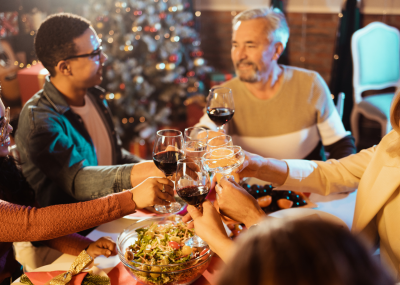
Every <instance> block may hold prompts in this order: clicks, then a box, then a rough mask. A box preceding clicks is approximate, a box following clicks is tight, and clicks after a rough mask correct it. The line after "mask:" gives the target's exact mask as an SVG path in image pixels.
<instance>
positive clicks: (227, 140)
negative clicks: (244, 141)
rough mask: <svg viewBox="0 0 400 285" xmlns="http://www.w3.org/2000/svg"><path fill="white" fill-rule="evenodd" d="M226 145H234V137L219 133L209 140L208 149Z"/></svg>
mask: <svg viewBox="0 0 400 285" xmlns="http://www.w3.org/2000/svg"><path fill="white" fill-rule="evenodd" d="M225 146H233V142H232V137H231V136H228V135H219V136H216V137H213V138H212V139H209V140H208V142H207V151H211V150H213V149H217V148H221V147H225Z"/></svg>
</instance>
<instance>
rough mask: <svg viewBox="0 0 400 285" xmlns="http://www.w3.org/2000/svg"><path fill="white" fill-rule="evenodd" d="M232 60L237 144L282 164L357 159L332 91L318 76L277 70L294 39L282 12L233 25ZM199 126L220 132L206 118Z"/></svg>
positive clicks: (251, 14)
mask: <svg viewBox="0 0 400 285" xmlns="http://www.w3.org/2000/svg"><path fill="white" fill-rule="evenodd" d="M232 30H233V34H232V50H231V57H232V61H233V64H234V67H235V71H236V75H237V77H236V78H234V79H232V80H230V81H227V82H225V83H224V84H222V86H224V87H228V88H230V89H232V93H233V97H234V101H235V113H234V116H233V118H232V119H231V120H230V121H229V122H228V123H227V124H226V132H227V134H229V135H231V136H232V139H233V142H234V144H237V145H240V146H242V147H243V149H245V150H247V151H249V152H252V153H256V154H259V155H261V156H263V157H273V158H278V159H283V158H286V159H315V160H325V152H328V153H330V156H329V158H336V159H339V158H342V157H345V156H348V155H350V154H353V153H356V147H355V145H354V138H353V137H352V136H351V134H350V132H346V130H345V129H344V127H343V124H342V121H341V118H340V117H339V114H338V113H337V111H336V108H335V105H334V104H333V101H332V99H331V95H330V94H331V93H330V91H329V88H328V86H327V85H326V83H325V82H324V80H323V79H322V78H321V76H320V75H319V74H318V73H317V72H315V71H310V70H306V69H302V68H297V67H292V66H285V65H280V64H278V59H279V57H280V56H281V54H282V52H283V51H284V49H285V47H286V43H287V41H288V39H289V27H288V25H287V22H286V19H285V16H284V15H283V13H282V12H281V11H280V10H278V9H273V8H264V9H251V10H246V11H244V12H242V13H240V14H238V15H237V16H236V17H235V18H234V19H233V26H232ZM196 126H202V127H206V128H209V129H213V130H215V129H216V125H215V124H214V123H213V122H212V121H211V120H210V119H209V118H208V116H207V114H205V115H204V116H203V117H202V118H201V120H200V122H199V123H198V124H197V125H196Z"/></svg>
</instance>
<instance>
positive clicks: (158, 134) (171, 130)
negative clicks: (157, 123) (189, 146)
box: [157, 129, 182, 137]
mask: <svg viewBox="0 0 400 285" xmlns="http://www.w3.org/2000/svg"><path fill="white" fill-rule="evenodd" d="M167 131H168V132H171V133H172V132H175V133H178V134H177V135H163V134H161V132H167ZM157 136H160V137H180V136H182V132H181V131H179V130H174V129H164V130H158V131H157Z"/></svg>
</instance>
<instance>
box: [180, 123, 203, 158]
mask: <svg viewBox="0 0 400 285" xmlns="http://www.w3.org/2000/svg"><path fill="white" fill-rule="evenodd" d="M207 140H208V132H207V130H206V129H204V128H199V127H191V128H186V129H185V132H184V141H185V143H184V150H185V154H186V157H190V158H193V159H201V157H202V156H203V155H204V153H205V152H206V148H207Z"/></svg>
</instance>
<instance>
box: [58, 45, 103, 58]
mask: <svg viewBox="0 0 400 285" xmlns="http://www.w3.org/2000/svg"><path fill="white" fill-rule="evenodd" d="M102 53H103V47H102V46H100V47H99V48H98V49H95V50H94V51H92V52H91V53H86V54H80V55H72V56H69V57H67V58H64V59H63V60H68V59H73V58H80V57H94V58H95V59H97V57H99V58H98V59H100V55H101V54H102Z"/></svg>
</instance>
